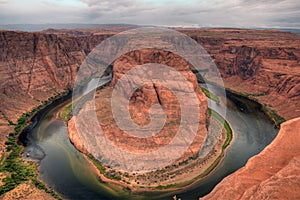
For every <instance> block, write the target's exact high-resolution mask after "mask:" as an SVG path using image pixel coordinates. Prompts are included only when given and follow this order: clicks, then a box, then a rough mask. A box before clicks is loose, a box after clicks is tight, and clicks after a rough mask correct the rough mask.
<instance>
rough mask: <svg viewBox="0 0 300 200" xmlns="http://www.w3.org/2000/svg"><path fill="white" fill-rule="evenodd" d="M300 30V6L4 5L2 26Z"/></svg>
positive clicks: (62, 1) (290, 0)
mask: <svg viewBox="0 0 300 200" xmlns="http://www.w3.org/2000/svg"><path fill="white" fill-rule="evenodd" d="M45 23H87V24H116V23H126V24H138V25H159V26H184V27H241V28H300V0H223V1H221V0H0V24H45Z"/></svg>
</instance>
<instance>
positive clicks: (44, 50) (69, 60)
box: [0, 29, 300, 198]
mask: <svg viewBox="0 0 300 200" xmlns="http://www.w3.org/2000/svg"><path fill="white" fill-rule="evenodd" d="M117 31H118V30H117ZM181 31H182V32H184V33H185V34H187V35H189V36H191V37H192V38H193V39H195V40H196V41H197V42H198V43H199V44H201V45H202V46H203V47H204V48H205V49H206V50H207V51H208V53H209V54H210V55H211V56H212V58H213V59H214V61H215V63H216V65H217V66H218V68H219V70H220V73H221V74H222V77H223V79H224V82H225V86H226V87H227V88H229V89H231V90H234V91H236V92H239V93H244V94H247V95H249V97H252V98H255V99H257V100H258V101H259V102H260V103H262V104H265V105H266V106H268V107H269V108H270V109H272V110H274V111H277V113H278V114H279V115H280V116H282V117H284V118H285V119H287V120H289V119H293V118H296V117H299V116H300V37H299V35H295V34H291V33H284V32H278V31H257V30H240V29H212V30H181ZM115 33H116V32H115V30H113V29H112V30H111V32H110V33H107V32H106V33H101V30H98V31H95V30H93V31H89V30H86V31H83V32H82V34H81V36H78V35H77V34H76V32H75V33H74V31H57V33H56V34H53V33H49V32H45V33H24V32H11V31H1V32H0V51H1V55H0V66H1V68H0V75H1V80H0V89H1V92H0V101H1V105H0V112H1V113H0V131H1V135H0V142H1V152H5V151H6V150H5V145H4V143H5V141H6V138H7V135H8V133H9V132H12V131H13V128H14V127H13V125H9V124H11V122H13V123H16V122H17V119H18V118H19V117H20V116H21V115H22V113H25V112H28V111H30V110H31V109H33V108H34V107H36V106H37V105H40V104H41V103H42V102H43V101H45V100H47V99H48V98H49V97H51V96H54V95H56V94H58V93H60V92H63V91H65V90H67V89H70V88H72V86H73V83H74V78H75V76H76V71H77V70H78V67H79V66H80V64H81V63H82V61H83V60H84V58H85V56H86V55H87V54H88V53H89V52H90V51H91V50H92V49H93V48H94V47H95V46H96V45H97V44H99V43H100V42H101V41H103V40H104V39H105V38H107V37H109V36H111V35H112V34H115ZM298 121H299V120H297V119H295V120H293V121H291V122H286V123H285V124H284V126H283V128H282V130H281V131H280V133H279V135H278V137H277V138H276V139H275V141H274V142H273V143H272V144H271V145H270V146H269V147H267V149H266V150H265V151H263V152H262V153H261V155H258V156H256V157H254V158H253V159H251V160H250V161H249V162H248V163H247V164H246V166H245V167H244V168H242V169H241V170H239V171H238V172H236V173H234V174H233V175H230V176H229V177H228V178H226V179H225V180H224V181H222V182H221V183H220V184H219V186H217V188H216V191H217V192H216V191H213V192H212V193H211V195H218V194H222V193H224V192H226V191H228V190H230V191H231V193H233V194H236V198H239V197H245V198H246V197H247V195H251V194H255V195H256V196H259V195H260V196H263V195H268V194H269V192H270V191H275V192H273V193H272V194H273V195H275V196H276V195H277V196H278V195H279V193H280V191H285V190H284V188H285V187H286V188H287V187H290V188H295V189H294V191H297V189H299V187H300V186H299V184H297V183H299V182H300V181H298V182H294V180H299V173H294V172H295V171H297V170H298V171H299V159H298V158H299V154H300V153H299V148H300V145H299V144H297V143H291V142H289V141H290V140H291V139H292V138H293V139H292V140H293V141H299V140H300V138H299V137H300V134H299V123H298ZM295 124H296V125H295ZM289 127H291V128H289ZM292 127H296V128H292ZM297 128H298V129H297ZM287 130H288V131H287ZM291 132H292V133H291ZM292 136H293V137H292ZM281 143H282V144H283V145H282V146H283V148H277V147H278V145H279V146H280V145H281ZM286 143H287V144H289V145H288V146H285V145H284V144H286ZM284 147H286V149H289V148H290V150H291V151H286V149H284ZM273 154H276V155H277V157H278V160H277V161H276V158H274V157H272V156H273ZM269 160H275V161H274V162H273V163H272V165H271V166H270V167H272V169H276V170H270V171H269V170H263V171H261V174H257V177H258V178H255V184H253V177H250V176H251V175H250V174H251V173H250V174H249V173H248V172H247V168H249V167H251V172H252V171H253V172H255V171H259V170H261V169H260V163H269ZM282 173H283V174H284V176H283V175H281V174H282ZM235 174H238V175H235ZM243 177H245V178H243ZM262 177H263V178H262ZM270 177H271V178H270ZM284 177H291V178H290V179H289V178H284ZM275 179H276V181H274V180H275ZM232 184H235V185H241V186H240V187H238V189H235V190H234V189H233V188H231V187H229V186H227V187H226V185H230V186H231V185H232ZM222 185H225V187H222ZM253 185H255V187H254V186H253ZM270 185H272V188H271V190H268V188H270ZM249 186H251V191H250V190H247V189H248V187H249ZM246 190H247V192H246ZM222 191H223V192H222ZM276 191H278V192H279V193H278V194H277V193H276ZM298 191H299V190H298ZM244 192H245V193H244ZM241 194H244V196H243V195H241ZM293 195H294V196H293V197H296V196H295V195H298V196H297V197H299V193H298V194H297V193H296V194H294V193H293ZM269 196H270V195H269ZM215 197H216V196H215Z"/></svg>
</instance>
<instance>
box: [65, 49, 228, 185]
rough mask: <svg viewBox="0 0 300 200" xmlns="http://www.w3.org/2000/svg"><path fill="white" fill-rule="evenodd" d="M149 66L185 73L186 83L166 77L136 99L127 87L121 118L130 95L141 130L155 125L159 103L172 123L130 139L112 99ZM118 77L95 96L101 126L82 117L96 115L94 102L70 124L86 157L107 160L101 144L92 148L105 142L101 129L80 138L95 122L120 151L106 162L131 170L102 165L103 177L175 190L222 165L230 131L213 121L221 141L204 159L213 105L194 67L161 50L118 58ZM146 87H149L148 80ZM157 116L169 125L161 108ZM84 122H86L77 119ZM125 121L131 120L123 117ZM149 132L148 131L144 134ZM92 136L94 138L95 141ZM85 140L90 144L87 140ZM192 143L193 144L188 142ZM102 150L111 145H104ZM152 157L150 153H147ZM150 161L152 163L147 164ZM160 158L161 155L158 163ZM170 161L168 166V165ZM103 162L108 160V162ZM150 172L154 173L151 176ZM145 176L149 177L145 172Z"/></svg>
mask: <svg viewBox="0 0 300 200" xmlns="http://www.w3.org/2000/svg"><path fill="white" fill-rule="evenodd" d="M147 63H158V64H165V65H168V66H169V67H172V68H174V69H175V70H176V71H179V72H180V74H181V75H182V76H183V77H184V78H185V79H182V80H181V79H176V77H174V78H173V77H172V78H173V79H172V80H166V77H167V75H166V74H164V78H165V79H164V80H160V81H159V82H158V83H153V82H150V83H147V84H145V85H143V86H142V87H140V88H138V89H136V90H135V91H134V92H133V94H128V89H127V88H126V87H125V86H122V87H125V88H122V94H121V95H119V96H117V97H114V98H117V103H118V104H124V105H125V106H124V107H123V108H122V107H121V108H120V110H121V111H120V112H121V113H117V114H122V113H123V112H125V111H123V110H126V109H128V108H127V105H128V104H126V103H123V101H124V100H125V96H129V97H131V98H130V100H129V110H130V115H131V118H132V120H133V121H134V123H136V124H138V125H140V126H145V125H147V124H148V123H149V121H151V120H150V117H149V112H150V109H152V108H151V106H152V105H154V104H159V105H160V106H162V108H163V112H165V113H166V115H167V117H166V121H165V123H164V124H163V128H162V129H161V130H156V129H155V127H154V128H151V129H150V131H151V132H154V134H152V136H148V137H135V136H132V135H131V134H130V131H135V130H133V129H130V130H129V131H127V132H125V131H124V130H121V129H120V128H119V127H118V125H117V124H116V122H115V118H114V115H113V113H112V108H111V106H112V104H111V98H112V97H111V95H112V91H113V89H114V87H115V86H116V84H117V82H118V80H119V79H120V78H122V77H123V76H124V75H125V74H126V75H127V76H128V77H129V79H130V80H133V82H134V81H135V80H136V79H139V78H141V77H142V75H141V74H138V73H137V74H133V75H128V73H127V72H128V71H129V70H131V69H134V67H136V66H139V65H143V64H147ZM153 68H154V67H153V66H150V67H149V69H147V71H146V72H145V71H142V73H146V74H147V75H149V74H153V73H158V72H156V71H152V69H153ZM159 68H160V69H161V68H162V67H161V66H160V67H159ZM162 73H172V72H171V71H170V69H167V70H166V71H164V72H162ZM112 74H113V77H112V82H111V84H110V85H108V86H105V87H104V88H103V89H100V90H98V91H96V93H95V111H96V115H97V119H98V121H97V122H91V120H89V115H86V117H82V116H84V115H85V113H90V112H91V111H92V109H94V107H93V106H92V103H91V101H87V102H85V104H84V105H81V106H83V108H82V109H81V110H80V111H79V112H78V113H77V115H76V116H73V117H72V118H71V120H70V121H69V122H68V132H69V135H70V140H71V141H72V143H73V144H74V145H75V146H76V147H77V148H78V149H79V150H81V151H82V152H85V153H86V154H92V152H96V153H94V154H93V156H94V157H96V158H97V157H99V156H100V157H103V156H104V155H103V154H98V153H97V151H99V149H97V148H99V146H98V145H101V144H98V145H93V146H92V145H91V143H92V140H94V141H99V143H101V141H100V140H103V139H101V137H100V136H99V137H97V136H95V135H98V134H99V129H97V128H98V127H97V126H95V129H96V130H91V129H89V131H90V132H93V134H90V136H87V133H84V134H85V135H83V134H81V135H80V134H78V130H83V129H84V126H85V125H87V126H89V127H90V126H93V125H92V123H99V124H100V126H101V131H103V133H104V135H105V137H106V138H107V140H108V142H112V143H113V146H117V147H118V148H117V150H116V151H117V152H116V153H115V154H114V153H113V151H114V150H113V148H111V149H106V150H107V151H109V155H110V156H109V157H108V158H106V159H111V160H117V161H118V162H125V163H124V164H125V165H126V169H122V170H121V171H116V169H115V168H114V166H113V165H114V163H113V162H110V164H108V163H101V164H102V166H103V167H104V168H105V172H104V173H103V176H105V177H106V178H116V177H117V179H121V180H122V184H123V185H124V184H127V185H128V187H133V189H138V188H142V189H143V190H145V189H146V188H153V187H163V186H167V185H172V184H173V185H175V184H178V183H184V182H189V181H191V180H192V179H194V178H196V177H197V176H199V175H201V174H203V173H205V171H206V170H208V168H209V167H210V166H211V165H212V164H213V163H214V162H215V161H216V159H217V158H218V157H219V156H220V155H221V153H223V150H224V149H222V145H223V143H224V142H225V139H226V130H225V128H224V129H222V128H220V127H222V124H221V122H219V121H217V120H216V119H215V118H212V121H211V126H212V127H214V126H215V127H214V128H213V131H214V132H215V133H210V134H214V135H216V137H218V142H216V144H213V145H214V146H213V147H212V149H211V151H210V152H209V155H207V156H203V157H202V158H198V154H199V151H200V149H201V146H202V144H203V143H204V140H205V139H206V134H207V124H209V121H208V120H209V117H208V111H207V109H208V108H207V100H206V97H205V95H204V93H203V92H202V91H201V89H200V87H198V82H197V78H196V75H194V74H193V73H192V71H191V70H190V68H189V64H188V63H187V62H186V61H184V60H183V59H182V58H181V57H179V56H177V55H174V54H172V53H170V52H165V51H161V50H153V49H144V50H136V51H133V52H130V53H127V54H125V55H123V56H121V57H120V58H119V59H117V60H116V61H115V62H114V64H113V66H112ZM166 81H171V84H170V85H169V88H167V86H166V85H164V84H165V82H166ZM142 82H143V83H145V81H142ZM185 82H188V83H187V84H189V85H190V87H191V89H192V91H191V89H188V88H187V87H184V84H185ZM170 86H171V87H174V88H173V89H172V90H173V91H171V88H170ZM175 90H176V91H175ZM178 92H180V93H182V97H184V98H183V99H181V100H180V101H181V102H179V99H178V98H177V97H176V95H175V94H176V93H178ZM191 92H192V93H195V96H189V93H191ZM182 97H181V98H182ZM189 98H197V99H196V101H197V104H196V103H194V102H195V100H194V101H190V100H189ZM75 104H76V103H75ZM184 104H185V105H186V106H188V108H187V110H186V111H185V113H184V114H185V115H188V117H187V119H188V121H189V122H192V123H189V124H188V125H185V126H183V125H182V123H183V122H182V121H181V119H182V116H181V115H182V114H181V111H182V107H183V106H184ZM196 106H198V107H199V109H196ZM180 108H181V109H180ZM151 112H153V113H155V114H156V116H155V118H156V119H154V120H160V121H163V119H160V116H158V115H157V114H158V113H159V112H161V111H160V110H159V108H158V109H155V108H154V110H153V109H152V110H151ZM78 118H81V119H80V120H77V119H78ZM194 119H198V120H194ZM81 120H84V121H81ZM122 120H125V119H124V118H123V119H122ZM152 120H153V119H152ZM193 121H195V122H193ZM76 123H77V124H76ZM78 123H79V124H78ZM81 125H83V126H81ZM180 126H182V127H181V130H179V129H180ZM192 126H195V128H194V131H195V134H193V138H191V139H189V137H190V134H189V132H192V131H193V127H192ZM179 131H181V132H182V134H181V136H178V137H180V138H177V136H176V135H177V134H178V135H179V134H180V133H178V132H179ZM145 132H146V130H143V133H145ZM88 137H93V138H92V139H90V138H88ZM83 138H84V139H83ZM175 138H176V139H177V140H178V142H175V143H174V144H170V143H171V141H172V140H175ZM85 139H86V140H87V141H83V140H85ZM189 140H190V142H184V141H189ZM84 144H85V145H84ZM102 145H105V144H104V143H102ZM166 145H170V148H168V149H167V150H164V151H161V152H159V149H160V148H162V147H164V146H166ZM182 148H183V149H184V150H183V151H182V152H181V153H180V154H179V155H178V153H177V152H178V151H179V152H180V149H182ZM121 151H130V152H133V153H134V155H132V157H131V156H129V157H128V158H124V157H125V156H124V154H122V152H121ZM153 151H158V154H157V155H156V154H151V152H153ZM149 152H150V154H147V153H149ZM139 153H140V154H141V157H139V156H136V155H137V154H139ZM181 154H182V155H181ZM112 155H113V156H112ZM147 156H148V157H149V158H147V159H145V157H147ZM154 156H156V157H155V159H154ZM172 156H175V158H174V159H173V160H172V159H169V158H171V157H172ZM112 157H113V158H112ZM116 157H120V159H117V158H116ZM166 158H167V160H168V161H166V160H165V159H166ZM94 160H95V159H94ZM102 160H105V159H104V158H102ZM144 163H146V166H141V167H139V165H143V164H144ZM99 164H100V163H99ZM122 164H123V163H121V164H120V163H117V164H115V166H117V165H118V166H119V165H122ZM130 166H131V167H130ZM161 166H162V167H161ZM152 168H153V169H155V170H152V171H149V169H152ZM130 169H131V170H130ZM133 169H136V170H133ZM147 169H148V171H149V172H147ZM140 171H142V172H140ZM143 171H146V172H144V173H143ZM128 183H130V184H128ZM154 189H155V188H154Z"/></svg>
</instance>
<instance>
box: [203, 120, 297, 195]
mask: <svg viewBox="0 0 300 200" xmlns="http://www.w3.org/2000/svg"><path fill="white" fill-rule="evenodd" d="M299 133H300V118H296V119H293V120H290V121H287V122H285V123H283V124H282V125H281V129H280V131H279V133H278V135H277V137H276V138H275V140H274V141H273V142H272V143H271V144H270V145H269V146H267V147H266V148H265V149H264V150H263V151H262V152H261V153H260V154H259V155H257V156H254V157H253V158H251V159H249V161H248V162H247V164H246V165H245V166H244V167H243V168H241V169H239V170H238V171H236V172H235V173H233V174H231V175H229V176H228V177H226V178H224V180H223V181H221V182H220V183H219V184H218V185H217V186H216V187H215V188H214V190H213V191H212V192H211V193H210V194H208V195H207V196H205V197H204V198H201V199H299V198H300V192H299V191H300V145H299V141H300V134H299Z"/></svg>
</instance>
